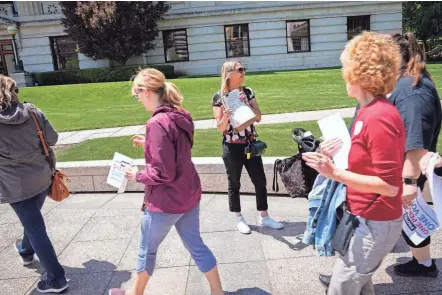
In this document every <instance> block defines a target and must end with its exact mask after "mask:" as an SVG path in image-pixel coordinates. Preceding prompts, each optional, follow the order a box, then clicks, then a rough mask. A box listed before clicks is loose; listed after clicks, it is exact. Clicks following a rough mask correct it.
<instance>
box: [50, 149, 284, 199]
mask: <svg viewBox="0 0 442 295" xmlns="http://www.w3.org/2000/svg"><path fill="white" fill-rule="evenodd" d="M283 158H284V157H265V158H263V163H264V171H265V174H266V177H267V190H268V192H269V193H271V194H277V195H286V190H285V189H284V185H283V184H282V182H281V181H280V180H279V179H278V181H279V188H280V191H279V193H275V192H273V191H272V184H273V164H274V163H275V160H276V159H283ZM192 160H193V163H194V164H195V166H196V169H197V171H198V174H199V175H200V178H201V185H202V188H203V192H205V193H226V192H227V175H226V170H225V167H224V162H223V160H222V158H221V157H207V158H203V157H202V158H193V159H192ZM111 163H112V161H110V160H104V161H84V162H60V163H58V165H57V167H58V168H60V169H63V170H64V171H65V172H66V173H67V174H68V175H69V179H70V181H71V182H70V183H69V189H70V191H71V192H72V193H86V192H87V193H91V192H116V191H117V189H116V188H114V187H111V186H109V185H108V184H106V178H107V175H108V173H109V169H110V165H111ZM134 163H135V165H136V166H138V167H139V169H144V167H145V162H144V159H136V160H135V162H134ZM242 175H243V176H242V179H241V180H242V181H241V192H242V193H252V194H254V193H255V190H254V187H253V184H252V182H251V180H250V177H249V176H248V175H247V171H246V169H245V168H244V169H243V172H242ZM126 191H131V192H143V191H144V185H142V184H139V183H133V182H130V183H129V184H128V187H127V189H126Z"/></svg>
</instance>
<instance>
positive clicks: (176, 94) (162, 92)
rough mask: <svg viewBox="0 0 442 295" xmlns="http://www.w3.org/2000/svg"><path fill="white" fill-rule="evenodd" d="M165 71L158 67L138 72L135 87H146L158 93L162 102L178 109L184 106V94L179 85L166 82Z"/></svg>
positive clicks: (134, 81)
mask: <svg viewBox="0 0 442 295" xmlns="http://www.w3.org/2000/svg"><path fill="white" fill-rule="evenodd" d="M165 80H166V77H165V76H164V74H163V73H161V72H160V71H158V70H156V69H151V68H147V69H143V70H141V71H139V72H138V74H137V75H136V76H135V78H134V80H133V87H144V88H146V89H148V90H151V91H153V92H155V93H157V94H158V95H159V97H160V103H161V104H167V105H170V106H171V107H172V108H174V109H176V110H181V109H182V108H183V95H182V94H181V92H180V90H179V89H178V87H176V85H175V84H173V83H171V82H166V81H165Z"/></svg>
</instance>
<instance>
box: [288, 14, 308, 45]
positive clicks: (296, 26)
mask: <svg viewBox="0 0 442 295" xmlns="http://www.w3.org/2000/svg"><path fill="white" fill-rule="evenodd" d="M287 51H288V52H302V51H310V29H309V22H308V21H293V22H287Z"/></svg>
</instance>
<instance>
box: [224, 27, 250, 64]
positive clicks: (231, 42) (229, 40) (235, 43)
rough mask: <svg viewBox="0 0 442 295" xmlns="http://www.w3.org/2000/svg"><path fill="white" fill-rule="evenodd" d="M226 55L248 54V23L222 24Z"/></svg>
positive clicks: (239, 55)
mask: <svg viewBox="0 0 442 295" xmlns="http://www.w3.org/2000/svg"><path fill="white" fill-rule="evenodd" d="M224 37H225V41H226V57H241V56H250V42H249V41H250V40H249V25H247V24H242V25H228V26H224Z"/></svg>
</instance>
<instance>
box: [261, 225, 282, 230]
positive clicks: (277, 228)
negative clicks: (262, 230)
mask: <svg viewBox="0 0 442 295" xmlns="http://www.w3.org/2000/svg"><path fill="white" fill-rule="evenodd" d="M259 226H260V227H267V228H271V229H276V230H280V229H283V228H284V227H271V226H268V225H264V224H260V225H259Z"/></svg>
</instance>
